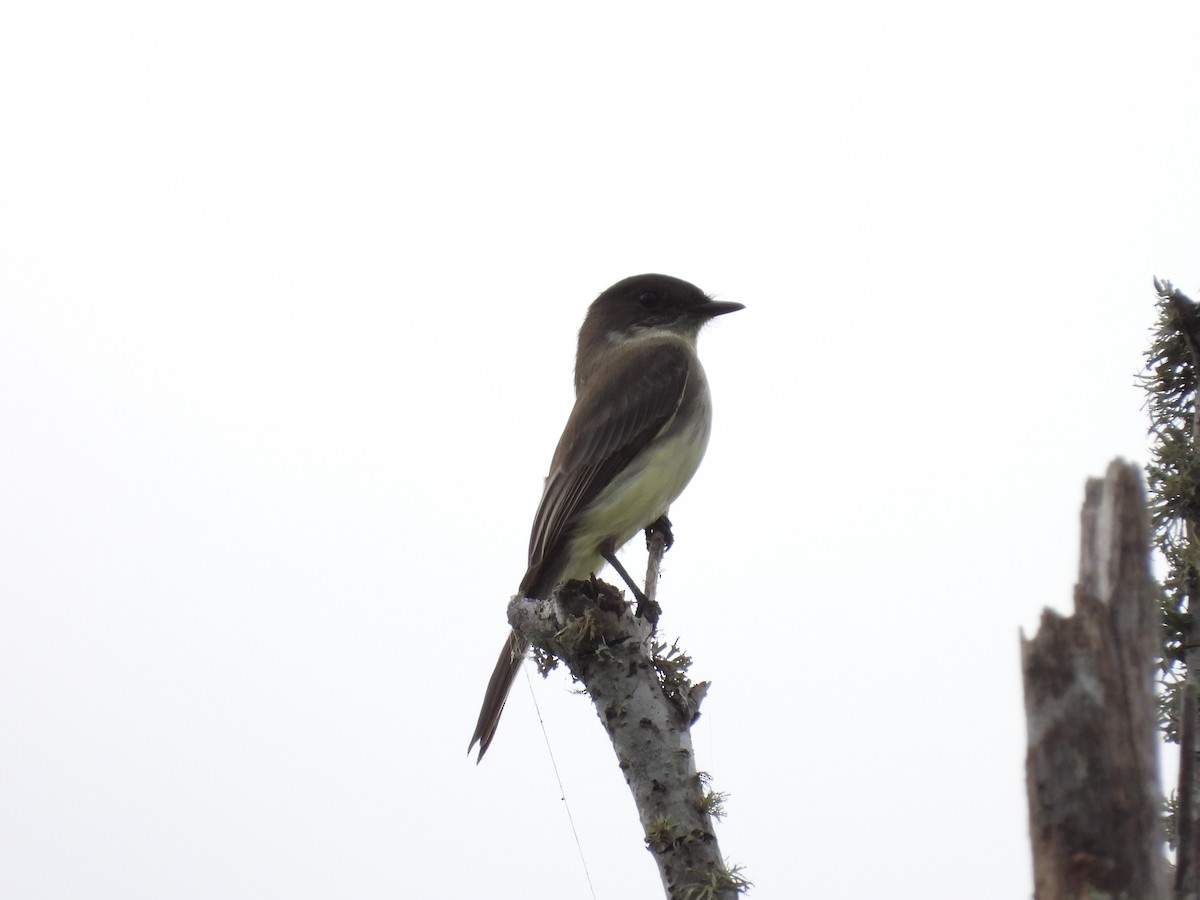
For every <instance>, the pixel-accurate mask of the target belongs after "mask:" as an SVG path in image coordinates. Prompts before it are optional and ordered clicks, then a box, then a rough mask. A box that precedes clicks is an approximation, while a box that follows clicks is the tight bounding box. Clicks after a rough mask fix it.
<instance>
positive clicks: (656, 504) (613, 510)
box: [468, 275, 744, 760]
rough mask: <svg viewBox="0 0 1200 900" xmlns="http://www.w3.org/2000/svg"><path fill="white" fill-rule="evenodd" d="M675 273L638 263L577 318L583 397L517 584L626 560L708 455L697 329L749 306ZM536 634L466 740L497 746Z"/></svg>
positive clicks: (581, 573)
mask: <svg viewBox="0 0 1200 900" xmlns="http://www.w3.org/2000/svg"><path fill="white" fill-rule="evenodd" d="M743 308H744V307H743V306H742V304H740V303H729V302H726V301H721V300H713V299H711V298H709V297H707V296H705V294H704V293H703V292H702V291H701V290H700V289H699V288H697V287H696V286H695V285H692V284H688V283H687V282H686V281H681V280H680V279H678V278H671V277H670V276H667V275H635V276H633V277H632V278H626V279H625V280H624V281H618V282H617V283H616V284H614V285H613V286H612V287H610V288H609V289H608V290H606V291H605V292H604V293H603V294H601V295H600V296H599V297H597V298H596V300H595V301H594V302H593V303H592V305H591V306H590V307H589V308H588V312H587V317H586V318H585V319H584V320H583V327H582V328H580V329H579V349H578V350H577V351H576V355H575V408H574V409H572V410H571V416H570V418H569V419H567V425H566V428H564V429H563V433H562V437H561V438H559V440H558V447H557V448H556V449H555V451H554V458H553V459H552V460H551V462H550V474H549V475H547V476H546V486H545V489H544V490H543V492H542V502H541V503H540V504H539V505H538V511H537V515H536V516H534V519H533V531H532V533H531V534H530V536H529V568H528V569H526V570H525V577H524V578H523V579H521V586H520V588H519V590H520V592H521V594H522V595H523V596H525V597H532V598H534V599H539V600H540V599H545V598H547V597H549V596H550V595H551V594H552V593H553V592H554V589H555V587H557V586H558V585H559V584H561V583H562V582H564V581H568V580H570V579H576V578H578V579H585V578H588V577H589V576H591V575H593V574H594V573H596V572H597V571H599V569H600V568H601V566H602V565H603V564H604V563H605V562H609V563H611V564H612V565H613V567H614V568H615V569H616V570H617V571H618V573H619V574H620V575H621V577H622V578H623V579H624V580H625V582H626V583H627V584H628V585H629V586H630V588H631V589H632V590H633V592H634V595H635V596H636V597H638V599H639V600H642V599H644V598H643V596H642V594H641V591H640V590H639V589H638V587H637V585H635V584H634V582H633V580H632V579H631V578H630V577H629V575H628V573H626V572H625V570H624V568H622V567H621V565H620V563H619V562H617V557H616V552H617V550H618V549H620V548H621V547H622V546H623V545H624V544H625V543H626V542H627V541H628V540H629V539H630V538H632V537H633V536H634V535H635V534H637V533H638V532H639V531H641V530H642V529H643V528H646V527H648V526H650V525H651V524H653V523H654V522H656V521H657V520H658V519H659V518H661V517H663V516H665V515H666V513H667V507H669V506H670V505H671V503H672V501H673V500H674V499H675V498H676V497H678V496H679V494H680V493H681V492H682V491H683V489H684V488H685V487H686V486H687V483H688V482H689V481H690V480H691V478H692V476H693V475H694V474H696V469H697V468H698V467H699V465H700V460H701V459H703V457H704V450H705V448H706V447H707V446H708V433H709V429H710V426H711V424H712V403H711V398H710V397H709V393H708V383H707V381H706V380H705V378H704V368H703V367H702V366H701V365H700V358H699V357H698V356H697V355H696V336H697V335H698V334H699V332H700V328H701V326H703V325H704V323H706V322H707V321H708V320H709V319H712V318H713V317H715V316H720V315H724V314H725V313H730V312H735V311H736V310H739V309H743ZM528 649H529V645H528V642H527V641H526V640H525V639H524V638H523V637H522V636H521V635H520V634H518V633H517V632H516V631H513V632H512V633H511V634H509V636H508V640H507V641H506V642H505V644H504V649H503V650H502V651H501V652H500V659H499V660H498V661H497V663H496V668H495V671H493V672H492V679H491V681H489V682H488V686H487V693H486V694H485V695H484V698H483V708H482V709H480V711H479V721H478V722H477V723H476V725H475V734H474V736H472V738H471V746H470V748H468V752H470V750H471V749H474V747H475V744H476V743H478V744H479V759H480V760H482V759H483V754H485V753H486V752H487V749H488V747H489V746H490V745H491V743H492V738H493V737H494V736H495V734H496V726H497V725H498V724H499V723H500V714H501V713H502V712H503V711H504V701H505V699H506V698H507V697H508V692H509V689H510V688H511V687H512V683H513V679H514V678H516V676H517V672H518V671H519V670H520V668H521V663H522V662H523V661H524V659H525V652H526V651H527V650H528Z"/></svg>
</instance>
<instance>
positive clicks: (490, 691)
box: [467, 631, 529, 765]
mask: <svg viewBox="0 0 1200 900" xmlns="http://www.w3.org/2000/svg"><path fill="white" fill-rule="evenodd" d="M528 649H529V642H528V641H527V640H525V638H523V637H521V635H519V634H517V633H516V632H515V631H513V632H510V633H509V635H508V640H507V641H505V642H504V649H502V650H501V651H500V658H499V659H498V660H496V668H495V669H494V670H493V671H492V680H491V681H489V682H488V686H487V693H485V694H484V695H483V706H482V707H481V708H480V710H479V721H478V722H476V723H475V734H474V735H473V736H472V737H471V746H470V747H468V748H467V752H468V753H470V752H471V751H472V750H474V749H475V745H476V744H479V759H477V760H476V761H475V762H476V765H478V764H479V762H480V761H482V760H483V754H485V753H487V749H488V747H490V746H491V744H492V738H494V737H495V736H496V726H497V725H499V724H500V715H501V713H503V712H504V701H505V700H507V699H508V692H509V690H511V689H512V685H513V679H515V678H516V677H517V673H518V672H519V671H521V663H523V662H524V661H525V651H526V650H528Z"/></svg>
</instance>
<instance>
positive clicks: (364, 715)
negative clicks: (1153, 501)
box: [0, 0, 1200, 900]
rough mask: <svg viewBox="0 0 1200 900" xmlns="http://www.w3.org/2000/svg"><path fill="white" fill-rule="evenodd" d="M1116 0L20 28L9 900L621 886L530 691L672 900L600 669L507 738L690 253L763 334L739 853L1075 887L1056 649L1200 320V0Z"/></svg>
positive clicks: (471, 8) (732, 706)
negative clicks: (1041, 723)
mask: <svg viewBox="0 0 1200 900" xmlns="http://www.w3.org/2000/svg"><path fill="white" fill-rule="evenodd" d="M1117 8H1118V7H1117V5H1116V4H1109V5H1105V4H1100V5H1097V4H1094V3H1089V4H1084V3H1046V2H1038V3H1026V2H1016V3H1011V2H1010V3H991V4H964V3H961V2H957V3H950V2H946V3H930V2H920V0H918V2H915V3H904V4H898V3H883V2H874V3H871V2H865V3H838V4H834V3H821V4H816V3H811V4H809V3H801V4H783V3H774V4H756V3H741V4H732V3H725V4H719V5H718V4H706V3H696V2H691V3H638V4H626V3H608V4H604V5H602V6H595V7H589V8H587V9H586V10H585V8H584V7H583V6H581V5H578V4H565V3H561V2H558V3H544V4H535V3H527V2H518V3H515V4H513V3H506V4H498V3H496V4H491V3H489V4H484V3H474V4H472V3H458V4H453V3H445V4H420V5H418V4H413V3H396V2H379V3H360V2H344V3H337V4H334V3H315V2H313V3H294V2H293V3H271V2H263V0H238V2H222V0H209V2H205V3H168V2H144V3H125V2H116V3H104V4H98V3H54V2H39V3H33V2H15V3H10V4H8V5H6V6H5V9H4V11H3V12H0V130H2V132H3V139H2V140H0V422H3V437H2V438H0V510H2V511H3V512H2V514H0V723H2V724H0V895H2V896H4V897H12V898H21V900H40V898H46V900H50V898H53V900H62V898H107V897H112V898H121V900H138V898H147V900H164V898H170V900H174V898H287V900H299V898H343V897H353V898H363V900H370V898H396V897H418V896H421V897H446V898H474V897H494V898H518V897H521V898H524V897H528V896H530V895H531V894H534V893H536V894H546V895H548V896H554V897H562V898H583V900H587V898H590V897H591V893H590V891H589V887H588V882H587V879H586V878H585V875H584V869H583V864H582V863H581V861H580V855H579V851H578V850H577V849H576V845H575V839H574V838H573V836H572V833H571V829H570V826H569V824H568V821H567V816H566V812H565V808H564V803H563V800H562V799H561V797H562V793H561V792H560V789H559V787H558V785H557V783H556V781H555V775H554V771H553V768H552V766H551V762H550V757H549V755H548V752H547V747H546V742H547V738H545V737H543V733H542V729H541V727H540V726H539V723H538V719H537V716H536V714H535V712H534V707H533V700H534V698H536V700H537V703H538V705H539V706H540V709H541V714H542V718H543V719H544V721H545V730H546V734H547V735H548V740H549V743H550V746H551V748H552V749H553V753H554V758H555V760H556V761H557V765H558V769H559V771H560V773H561V775H562V781H563V785H564V789H565V792H566V798H567V802H568V803H569V805H570V809H571V812H572V814H573V816H574V820H575V824H576V826H577V828H578V832H579V840H580V844H581V846H582V849H583V853H584V856H585V858H586V860H587V866H588V869H589V870H590V874H591V881H592V884H593V885H594V888H595V896H596V897H598V898H602V900H628V898H633V900H640V898H655V897H658V896H661V893H660V888H659V885H658V876H657V873H656V870H655V866H654V863H653V861H652V859H651V857H650V855H649V854H648V853H647V852H646V851H645V850H644V848H643V846H642V838H641V833H640V828H639V825H638V820H637V817H636V812H635V810H634V807H633V803H632V800H631V799H630V797H629V794H628V791H627V789H626V788H625V785H624V782H623V780H622V779H621V776H620V773H619V771H618V770H617V767H616V765H615V763H614V761H613V758H612V751H611V748H610V746H609V745H608V743H607V741H606V739H605V736H604V733H603V731H602V729H601V728H600V727H599V725H598V723H597V722H596V719H595V715H594V713H593V712H592V710H591V707H590V704H589V702H588V701H587V700H586V698H584V697H580V696H578V695H576V694H574V693H573V691H572V688H571V685H570V684H569V683H568V681H567V679H566V678H565V677H564V676H563V675H562V674H561V673H556V674H555V675H554V676H552V677H551V678H550V679H549V680H547V681H542V680H541V679H540V678H537V677H536V675H535V676H534V677H533V678H532V688H531V687H530V683H529V682H527V680H526V679H525V678H524V677H521V678H520V679H519V680H518V682H517V685H516V688H515V690H514V692H513V695H512V698H511V700H510V702H509V707H508V710H507V712H506V715H505V719H504V722H503V723H502V725H501V727H500V731H499V733H498V735H497V739H496V743H495V745H494V747H493V749H492V750H491V751H490V753H489V755H488V758H487V759H486V760H485V762H484V764H483V765H481V766H479V767H478V768H477V767H476V766H475V765H474V763H473V762H472V761H471V760H468V758H467V756H466V746H467V741H468V739H469V737H470V734H471V730H472V726H473V725H474V721H475V716H476V712H477V709H478V703H479V701H480V698H481V696H482V693H483V688H484V685H485V683H486V681H487V678H488V675H489V673H490V671H491V667H492V664H493V663H494V661H495V657H496V654H497V653H498V651H499V648H500V645H501V643H502V641H503V639H504V636H505V633H506V627H507V626H506V623H505V604H506V602H507V600H508V597H509V596H510V594H511V593H512V592H513V591H514V590H515V589H516V586H517V583H518V581H519V580H520V577H521V574H522V573H523V571H524V567H525V546H526V542H527V538H528V529H529V524H530V521H531V519H532V515H533V512H534V509H535V507H536V504H537V500H538V496H539V493H540V485H541V479H542V477H543V476H544V475H545V472H546V468H547V465H548V462H549V459H550V454H551V452H552V450H553V447H554V444H555V442H556V440H557V438H558V433H559V430H560V429H561V427H562V424H563V422H564V420H565V418H566V415H567V412H568V411H569V409H570V404H571V399H572V395H571V368H572V363H573V353H574V340H575V333H576V330H577V329H578V327H579V323H580V322H581V321H582V317H583V313H584V311H585V309H586V307H587V304H588V303H589V302H590V301H591V300H592V299H593V298H594V297H595V296H596V294H597V293H599V292H600V291H601V290H603V289H604V288H605V287H607V286H608V285H609V284H611V283H613V282H614V281H616V280H618V279H620V278H623V277H625V276H627V275H632V274H636V273H639V272H647V271H657V272H665V273H667V274H671V275H676V276H679V277H682V278H686V279H688V280H690V281H693V282H694V283H696V284H698V285H699V286H700V287H701V288H703V289H704V290H705V291H708V292H710V293H713V294H715V295H716V296H718V297H720V298H721V299H726V300H735V301H738V302H740V303H744V304H745V305H746V307H747V308H746V311H745V312H741V313H738V314H737V315H736V316H729V317H724V318H722V319H720V320H718V321H717V322H716V323H714V324H713V325H712V326H711V327H709V328H708V329H707V330H706V331H705V333H704V334H703V335H702V337H701V344H700V349H701V354H702V356H703V358H704V360H705V365H706V367H707V370H708V374H709V379H710V382H711V385H712V391H713V399H714V405H715V422H714V429H713V437H712V442H711V444H710V447H709V452H708V457H707V459H706V460H705V462H704V465H703V466H702V468H701V470H700V473H699V474H698V475H697V477H696V478H695V480H694V481H693V483H692V485H691V486H690V488H689V489H688V491H687V492H686V493H685V495H684V496H683V497H682V498H681V499H680V500H679V501H678V502H677V503H676V505H675V507H674V508H673V510H672V519H673V521H674V522H675V526H676V528H675V534H676V537H677V540H678V543H677V544H676V546H675V548H674V549H673V550H672V551H671V552H670V554H669V555H668V557H667V560H666V565H665V570H664V577H663V582H662V585H661V588H660V595H659V599H660V600H661V601H662V603H663V606H664V608H665V614H664V616H663V620H662V623H661V624H662V629H663V634H664V636H666V637H668V638H674V637H679V638H680V641H681V644H682V645H683V647H684V648H685V649H686V650H687V651H688V652H690V653H691V654H692V655H693V656H694V658H695V661H696V662H695V666H694V669H693V674H694V675H695V676H696V677H697V678H703V679H709V680H711V681H712V682H713V686H712V689H711V690H710V692H709V695H708V699H707V701H706V702H705V706H704V715H703V717H702V718H701V720H700V721H699V723H698V724H697V725H696V727H695V728H694V739H695V743H696V747H697V752H698V761H699V765H700V767H701V768H702V769H704V770H707V771H708V772H710V773H711V774H712V776H713V786H714V787H715V788H716V789H717V790H720V791H725V792H728V793H729V795H730V796H729V800H728V803H727V810H728V818H727V820H726V821H725V822H724V823H723V824H722V825H721V827H720V832H719V833H720V840H721V847H722V851H723V852H724V853H725V855H726V856H727V857H728V858H729V859H730V861H731V862H734V863H742V864H744V865H745V866H746V870H745V873H746V875H747V876H748V877H750V878H751V879H752V880H753V881H755V882H756V884H757V885H758V887H757V889H756V891H755V893H754V895H753V896H756V897H759V898H762V900H767V898H793V897H820V898H828V900H857V898H872V897H881V896H886V897H893V898H913V900H961V898H964V897H971V898H972V900H1015V898H1023V897H1027V896H1029V894H1030V892H1031V884H1032V879H1031V873H1030V863H1029V850H1028V837H1027V818H1026V806H1025V795H1024V770H1023V760H1024V740H1025V733H1024V714H1023V707H1022V698H1021V684H1020V672H1019V655H1018V631H1019V629H1020V628H1022V627H1024V628H1025V629H1026V630H1027V631H1028V630H1030V629H1031V628H1032V627H1034V626H1035V625H1036V622H1037V618H1038V615H1039V613H1040V610H1041V609H1042V607H1043V606H1045V605H1051V606H1054V607H1056V608H1058V609H1063V610H1066V609H1069V606H1070V596H1071V589H1072V584H1073V581H1074V575H1075V567H1076V565H1077V546H1078V510H1079V504H1080V502H1081V501H1082V498H1083V486H1084V480H1085V478H1086V477H1088V476H1093V475H1100V474H1102V473H1103V471H1104V468H1105V466H1106V464H1107V463H1108V461H1109V460H1110V459H1111V458H1113V457H1115V456H1124V457H1126V458H1129V459H1133V460H1137V461H1140V462H1144V461H1145V460H1146V458H1147V451H1146V443H1145V429H1146V424H1147V422H1146V417H1145V414H1144V411H1143V409H1142V403H1143V399H1142V395H1141V393H1140V390H1139V388H1138V387H1137V385H1136V383H1135V376H1136V374H1137V372H1138V371H1139V368H1140V366H1141V364H1142V356H1141V355H1142V353H1143V351H1144V348H1145V345H1146V342H1147V339H1148V334H1149V329H1150V327H1151V325H1152V324H1153V320H1154V308H1153V304H1154V293H1153V289H1152V285H1151V279H1152V277H1153V276H1155V275H1157V276H1160V277H1165V278H1170V279H1173V280H1174V281H1175V283H1176V284H1177V285H1178V286H1179V287H1181V288H1182V289H1184V290H1185V291H1191V292H1200V245H1198V238H1200V224H1198V222H1197V219H1196V215H1195V213H1196V210H1197V201H1198V200H1200V181H1198V172H1200V165H1198V163H1197V156H1196V148H1197V146H1200V121H1198V113H1200V109H1198V104H1200V100H1198V99H1197V98H1200V91H1198V87H1200V86H1198V84H1197V60H1196V55H1195V36H1196V34H1197V31H1198V27H1200V11H1198V8H1197V7H1196V6H1195V4H1194V3H1178V4H1143V5H1141V6H1140V7H1139V8H1138V9H1137V11H1136V12H1133V11H1132V7H1130V6H1128V5H1125V6H1122V7H1121V9H1122V10H1124V12H1123V13H1122V14H1120V15H1118V14H1115V13H1114V12H1112V10H1116V9H1117ZM639 543H640V542H637V541H635V542H633V543H632V544H631V545H630V547H629V549H628V550H627V552H626V556H627V558H628V559H629V560H630V565H631V566H634V567H636V568H638V569H640V567H641V566H642V565H643V558H644V557H643V553H644V551H643V550H642V549H641V547H640V546H639ZM530 669H531V670H532V667H530Z"/></svg>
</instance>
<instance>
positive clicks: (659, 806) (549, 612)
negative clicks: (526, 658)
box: [508, 551, 744, 900]
mask: <svg viewBox="0 0 1200 900" xmlns="http://www.w3.org/2000/svg"><path fill="white" fill-rule="evenodd" d="M660 554H661V551H660ZM648 587H650V586H648ZM647 593H649V590H648V591H647ZM508 620H509V622H510V623H511V624H512V626H513V628H515V629H517V630H518V631H520V632H521V634H523V635H525V636H526V637H527V638H528V639H529V640H530V642H531V643H532V644H533V646H534V647H536V648H540V649H541V650H542V651H544V652H545V653H547V654H549V655H551V656H553V657H555V658H556V659H558V660H561V661H563V662H564V663H566V665H567V667H568V668H569V669H570V670H571V675H572V676H573V677H574V678H575V679H576V680H577V681H579V682H581V683H582V684H583V685H584V687H585V688H586V689H587V692H588V694H589V695H591V698H592V703H593V704H595V707H596V712H597V713H598V715H599V717H600V721H601V723H602V724H603V725H604V728H605V730H606V731H607V732H608V735H609V738H610V739H611V741H612V744H613V749H614V750H615V751H616V754H617V760H618V763H619V765H620V767H621V771H622V773H623V774H624V776H625V781H626V783H627V784H628V785H629V790H630V791H631V792H632V793H633V799H634V802H635V803H636V804H637V809H638V815H639V816H640V818H641V822H642V828H643V833H644V834H645V840H646V846H647V848H649V850H650V852H651V854H652V855H653V856H654V859H655V862H656V863H657V864H658V869H659V874H660V875H661V877H662V882H663V887H664V889H665V891H666V896H667V897H668V898H670V900H687V898H693V897H704V898H711V900H734V898H735V897H736V896H737V893H738V886H739V884H744V882H742V881H741V879H739V878H738V877H737V875H736V873H730V872H729V871H728V870H727V869H726V867H725V865H724V862H723V860H722V859H721V851H720V848H719V847H718V846H717V838H716V834H715V832H714V830H713V822H712V817H711V816H710V805H711V800H712V797H711V795H708V793H707V790H706V788H705V786H704V783H703V781H702V779H701V777H700V775H699V773H698V772H697V770H696V762H695V756H694V755H693V752H692V738H691V732H690V730H689V729H690V727H691V724H692V722H693V721H695V719H696V716H697V707H698V705H699V701H700V698H701V697H702V696H703V690H704V687H706V686H705V685H696V686H693V685H692V684H691V683H690V682H689V681H688V680H687V679H686V678H685V677H684V675H683V672H682V670H681V668H680V667H679V666H678V657H672V656H671V655H670V654H668V655H665V656H664V655H661V654H656V653H655V643H654V637H653V628H652V626H651V625H650V624H649V623H648V622H647V621H646V619H644V618H641V619H639V618H636V617H635V616H634V615H633V613H632V611H631V609H630V608H629V605H628V604H627V603H625V601H624V600H623V599H622V598H621V595H620V593H619V592H618V591H617V590H616V588H613V587H612V586H611V585H607V584H604V583H603V582H599V581H593V582H591V583H590V584H589V583H587V582H568V583H567V584H566V585H564V586H563V587H562V588H561V589H560V591H559V592H558V594H557V595H556V596H555V597H553V598H551V599H549V600H531V599H529V598H526V597H519V596H518V597H513V598H512V601H511V602H510V603H509V606H508ZM634 893H637V892H636V891H632V890H631V892H630V894H631V895H632V894H634ZM639 896H640V895H639Z"/></svg>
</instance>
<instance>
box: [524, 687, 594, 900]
mask: <svg viewBox="0 0 1200 900" xmlns="http://www.w3.org/2000/svg"><path fill="white" fill-rule="evenodd" d="M521 668H522V669H524V670H525V681H526V683H527V684H528V685H529V696H530V697H532V698H533V709H534V711H535V712H536V713H537V717H538V724H539V725H541V726H542V737H543V738H544V739H545V741H546V752H547V753H549V754H550V765H551V766H552V767H553V768H554V777H555V779H556V780H557V781H558V793H559V795H560V796H561V797H562V802H563V809H565V810H566V811H567V821H568V822H570V823H571V834H573V835H575V846H576V848H577V849H578V850H579V861H580V862H581V863H583V877H584V878H586V879H587V883H588V890H589V891H590V892H591V894H592V900H596V889H595V888H594V887H592V874H591V872H589V871H588V866H587V860H586V859H584V856H583V844H582V843H581V842H580V840H579V832H578V831H576V830H575V817H574V816H572V815H571V804H570V803H568V802H567V792H566V789H565V788H564V787H563V783H562V776H561V775H559V774H558V763H557V762H555V761H554V750H553V748H551V746H550V735H549V734H548V733H547V732H546V723H545V721H543V720H542V708H541V707H540V706H538V702H537V694H535V693H534V690H533V679H532V678H530V677H529V666H522V667H521Z"/></svg>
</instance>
